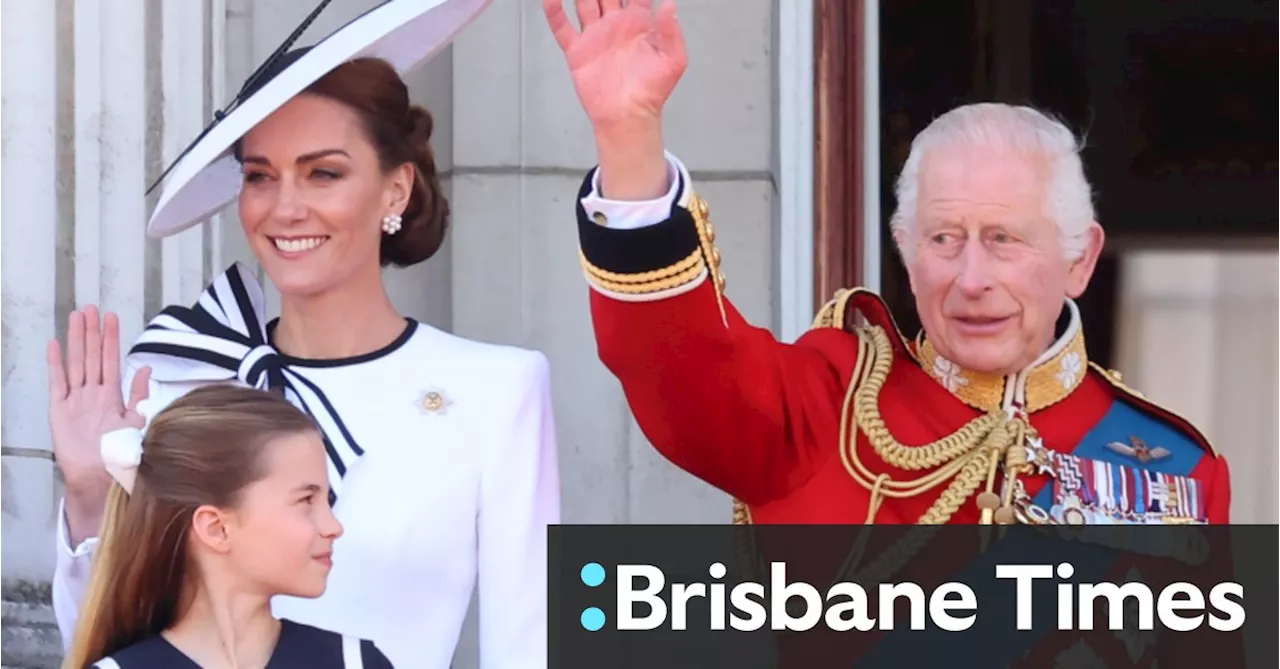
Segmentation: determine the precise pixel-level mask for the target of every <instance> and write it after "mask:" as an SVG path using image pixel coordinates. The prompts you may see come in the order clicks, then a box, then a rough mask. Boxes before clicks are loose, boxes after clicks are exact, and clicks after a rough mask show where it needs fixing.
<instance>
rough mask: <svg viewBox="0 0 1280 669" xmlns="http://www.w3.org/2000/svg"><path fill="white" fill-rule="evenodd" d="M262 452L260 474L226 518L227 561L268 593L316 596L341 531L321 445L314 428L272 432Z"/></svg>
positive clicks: (324, 582)
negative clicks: (262, 470)
mask: <svg viewBox="0 0 1280 669" xmlns="http://www.w3.org/2000/svg"><path fill="white" fill-rule="evenodd" d="M262 457H263V465H264V466H265V467H266V470H267V474H266V476H265V477H264V478H262V479H261V480H259V481H258V482H256V483H253V484H251V485H249V486H248V487H246V488H245V489H244V490H243V491H242V492H241V499H240V503H239V505H238V506H237V508H236V509H235V511H234V512H232V513H230V514H228V517H227V529H228V537H229V538H230V541H229V542H228V550H227V553H226V555H227V557H228V561H229V563H230V566H231V568H232V570H233V571H234V572H235V573H237V574H238V575H239V576H240V577H241V578H244V579H246V580H247V581H248V582H249V584H250V586H251V587H254V588H256V589H261V590H263V591H265V592H267V593H268V594H271V595H276V594H284V595H292V596H295V597H319V596H320V595H322V594H324V590H325V584H326V581H327V580H328V577H329V570H330V568H331V566H332V564H333V562H332V560H333V544H334V541H335V540H336V539H337V538H338V537H339V536H340V535H341V534H342V525H341V524H340V523H339V522H338V519H337V518H336V517H335V516H334V515H333V510H332V509H331V508H330V506H329V498H328V495H329V484H328V470H327V466H326V462H325V454H324V444H323V442H322V441H321V440H320V437H319V435H318V434H314V433H302V434H296V435H288V436H283V437H278V438H276V439H274V440H272V441H271V442H269V443H268V444H267V446H266V450H265V452H264V453H263V456H262Z"/></svg>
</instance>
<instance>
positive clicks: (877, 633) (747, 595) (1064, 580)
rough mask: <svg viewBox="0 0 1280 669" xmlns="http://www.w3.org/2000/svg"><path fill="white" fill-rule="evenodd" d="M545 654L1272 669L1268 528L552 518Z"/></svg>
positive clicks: (642, 661) (742, 664)
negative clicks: (571, 522)
mask: <svg viewBox="0 0 1280 669" xmlns="http://www.w3.org/2000/svg"><path fill="white" fill-rule="evenodd" d="M549 551H550V554H549V557H550V563H549V587H550V593H549V594H550V601H549V606H550V627H549V634H550V639H549V642H550V643H549V647H548V648H549V653H550V658H549V660H550V665H549V666H551V667H556V668H557V669H578V668H580V667H581V668H583V669H586V668H588V667H590V668H592V669H595V668H598V667H611V668H616V669H623V668H628V667H635V668H639V667H645V668H648V667H657V668H662V669H676V668H677V667H733V668H734V669H745V668H747V667H760V668H761V669H766V668H767V669H773V668H775V667H777V668H786V669H790V668H792V667H804V668H821V667H840V668H846V667H885V668H889V667H894V668H896V667H932V666H950V667H999V668H1006V667H1013V668H1023V667H1035V668H1037V669H1040V668H1049V669H1055V668H1057V667H1152V668H1156V667H1158V668H1160V669H1174V668H1175V667H1197V668H1199V667H1213V668H1214V669H1218V668H1224V669H1225V668H1226V667H1266V668H1267V669H1273V668H1274V667H1276V666H1280V662H1278V660H1280V657H1278V653H1277V645H1278V642H1277V640H1276V639H1275V638H1274V637H1273V635H1275V634H1276V630H1277V621H1278V620H1280V616H1278V615H1277V613H1278V612H1277V608H1278V606H1280V596H1278V589H1280V578H1278V577H1277V574H1278V573H1280V531H1278V528H1277V527H1276V526H1217V527H1208V526H1191V525H1182V526H1170V525H1148V526H1089V527H1083V526H1077V527H1069V526H1060V527H1029V526H1011V527H974V526H943V527H926V526H817V525H806V526H753V527H748V526H731V525H726V526H699V525H679V526H640V525H607V526H594V525H593V526H581V525H580V526H557V527H553V528H551V530H550V542H549Z"/></svg>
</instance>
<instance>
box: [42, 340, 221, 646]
mask: <svg viewBox="0 0 1280 669" xmlns="http://www.w3.org/2000/svg"><path fill="white" fill-rule="evenodd" d="M123 372H124V373H123V375H122V376H123V379H122V381H123V392H124V394H125V399H126V401H127V400H128V394H129V386H130V384H132V383H133V376H134V374H136V373H137V370H136V369H135V368H133V367H132V366H129V365H126V366H125V369H124V370H123ZM200 385H202V384H201V383H198V382H187V383H164V384H161V383H158V382H156V381H155V380H154V379H152V380H150V382H149V383H148V388H147V397H149V398H150V399H151V400H153V401H154V402H155V405H156V409H155V410H156V411H159V410H160V409H161V408H162V407H164V406H167V405H168V404H169V403H170V402H172V401H173V400H175V399H177V398H178V397H181V396H182V395H184V394H186V393H187V392H188V391H190V390H191V389H193V388H197V387H199V386H200ZM55 534H56V539H55V546H54V550H55V551H56V552H57V559H56V561H55V563H54V571H53V593H52V598H53V615H54V618H55V619H56V620H57V622H58V632H60V633H61V634H62V646H63V652H66V651H67V650H68V649H70V647H71V642H72V641H73V637H74V635H75V630H76V621H77V620H79V618H80V602H81V600H83V599H84V591H85V588H87V587H88V585H89V576H90V573H91V571H92V569H93V555H94V552H95V551H96V550H97V548H98V537H96V536H95V537H87V538H85V539H84V541H81V542H80V543H79V545H77V546H75V547H74V548H73V547H72V546H71V528H70V527H68V525H67V514H66V498H63V499H62V500H59V502H58V528H57V530H56V532H55Z"/></svg>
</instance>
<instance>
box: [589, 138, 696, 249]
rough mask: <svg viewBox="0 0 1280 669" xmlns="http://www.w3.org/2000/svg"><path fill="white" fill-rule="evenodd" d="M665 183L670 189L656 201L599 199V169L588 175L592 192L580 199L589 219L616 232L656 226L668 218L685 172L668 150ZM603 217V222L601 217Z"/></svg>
mask: <svg viewBox="0 0 1280 669" xmlns="http://www.w3.org/2000/svg"><path fill="white" fill-rule="evenodd" d="M665 153H666V157H667V180H668V181H670V182H671V187H670V189H669V190H667V194H666V195H663V196H662V197H660V198H657V199H655V200H642V201H638V202H625V201H622V200H607V199H605V198H603V197H601V196H600V170H598V169H597V170H596V171H595V173H594V174H592V175H591V193H590V194H588V195H587V196H586V197H584V198H582V208H583V209H585V210H586V212H587V216H588V217H590V218H591V219H592V220H597V221H600V220H603V223H602V224H603V225H604V226H606V227H609V228H614V229H617V230H634V229H636V228H643V227H646V226H649V225H656V224H658V223H661V222H663V221H665V220H667V219H668V218H670V217H671V206H672V205H674V204H675V201H676V194H677V193H679V192H680V178H681V175H683V174H684V173H685V170H684V166H683V165H682V164H681V163H680V160H679V159H678V158H676V157H675V156H674V155H673V154H672V153H671V152H669V151H667V152H665ZM598 215H602V216H603V219H601V218H600V216H598Z"/></svg>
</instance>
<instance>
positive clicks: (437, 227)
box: [305, 58, 449, 267]
mask: <svg viewBox="0 0 1280 669" xmlns="http://www.w3.org/2000/svg"><path fill="white" fill-rule="evenodd" d="M305 92H307V93H311V94H313V95H318V96H321V97H324V98H329V99H331V100H334V101H336V102H340V103H342V104H345V105H346V106H348V107H350V108H351V109H353V110H354V111H355V112H356V115H357V116H359V117H360V121H361V123H362V124H363V126H364V130H365V134H366V135H367V136H368V138H369V140H370V141H371V142H372V143H373V146H374V148H375V149H376V150H377V152H378V160H379V162H380V163H381V164H382V169H383V170H385V171H388V172H389V171H391V170H393V169H395V168H396V167H399V166H400V165H403V164H404V163H412V164H413V166H414V172H415V173H416V177H415V178H414V181H413V193H412V194H411V195H410V196H409V204H408V206H407V207H406V208H405V210H404V214H403V215H402V218H403V220H402V221H401V224H400V225H401V227H400V231H399V232H397V233H395V234H394V235H385V234H384V235H383V236H382V252H381V260H382V265H383V266H384V267H385V266H387V265H395V266H397V267H408V266H410V265H415V264H417V263H420V262H422V261H424V260H426V259H427V258H430V257H431V256H433V255H435V252H436V251H438V250H439V249H440V246H441V244H443V243H444V235H445V232H446V231H447V230H448V227H449V202H448V201H447V200H445V197H444V193H443V192H442V191H441V190H440V175H439V174H438V173H437V172H436V160H435V155H434V154H433V153H432V151H431V129H432V119H431V113H430V112H428V111H427V109H426V108H425V107H422V106H420V105H415V104H411V103H410V101H409V89H408V88H407V87H406V86H405V83H404V81H403V80H402V79H401V78H400V75H399V74H398V73H397V72H396V71H395V68H393V67H391V65H389V64H388V63H387V62H385V61H382V60H379V59H376V58H362V59H358V60H353V61H350V62H347V63H344V64H342V65H340V66H338V67H337V68H335V69H334V70H333V71H332V72H330V73H329V74H326V75H325V76H323V77H321V78H320V79H319V80H318V81H316V82H315V83H314V84H312V85H311V86H310V87H309V88H307V89H306V91H305Z"/></svg>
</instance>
